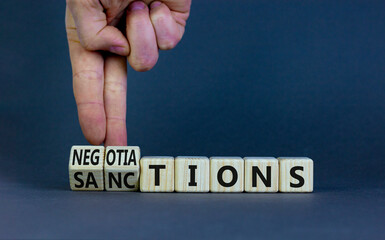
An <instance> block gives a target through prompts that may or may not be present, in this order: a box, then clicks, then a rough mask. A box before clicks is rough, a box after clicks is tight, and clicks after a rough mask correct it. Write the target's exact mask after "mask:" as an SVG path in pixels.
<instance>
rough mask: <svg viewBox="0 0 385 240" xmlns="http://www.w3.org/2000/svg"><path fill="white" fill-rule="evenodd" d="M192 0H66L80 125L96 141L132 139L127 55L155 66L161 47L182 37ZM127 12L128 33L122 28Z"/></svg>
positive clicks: (144, 66) (140, 67)
mask: <svg viewBox="0 0 385 240" xmlns="http://www.w3.org/2000/svg"><path fill="white" fill-rule="evenodd" d="M149 4H150V5H149ZM190 4H191V0H165V1H163V2H158V1H155V2H152V1H150V0H145V1H143V2H141V1H133V0H67V9H66V29H67V39H68V45H69V51H70V57H71V64H72V72H73V90H74V95H75V100H76V104H77V107H78V115H79V122H80V126H81V128H82V131H83V134H84V136H85V137H86V139H87V140H88V141H89V142H90V143H91V144H95V145H99V144H101V143H103V142H104V143H105V145H127V131H126V85H127V83H126V81H127V67H126V60H125V56H127V59H128V62H129V63H130V65H131V67H132V68H133V69H135V70H136V71H147V70H150V69H151V68H152V67H153V66H154V65H155V64H156V62H157V60H158V49H161V50H168V49H172V48H173V47H175V46H176V44H177V43H178V42H179V41H180V39H181V38H182V36H183V33H184V29H185V24H186V20H187V18H188V16H189V12H190ZM148 5H149V6H148ZM126 9H127V11H126ZM125 13H126V14H125ZM124 15H126V21H125V22H126V36H127V37H125V36H124V34H123V33H122V31H120V30H119V29H118V28H117V25H118V23H119V22H120V20H121V18H122V17H124ZM100 50H103V51H105V52H101V51H100ZM107 52H110V53H107Z"/></svg>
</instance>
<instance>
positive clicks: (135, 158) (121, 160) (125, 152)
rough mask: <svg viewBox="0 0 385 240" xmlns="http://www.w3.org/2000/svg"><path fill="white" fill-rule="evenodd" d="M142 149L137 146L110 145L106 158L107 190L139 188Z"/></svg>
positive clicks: (105, 175) (105, 176)
mask: <svg viewBox="0 0 385 240" xmlns="http://www.w3.org/2000/svg"><path fill="white" fill-rule="evenodd" d="M139 160H140V149H139V147H137V146H109V147H107V148H106V154H105V160H104V182H105V189H106V190H107V191H137V190H138V189H139V174H140V172H139Z"/></svg>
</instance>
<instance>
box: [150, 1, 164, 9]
mask: <svg viewBox="0 0 385 240" xmlns="http://www.w3.org/2000/svg"><path fill="white" fill-rule="evenodd" d="M161 4H162V3H161V2H153V3H151V5H150V8H151V9H153V8H156V7H159V6H160V5H161Z"/></svg>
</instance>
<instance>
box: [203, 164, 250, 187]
mask: <svg viewBox="0 0 385 240" xmlns="http://www.w3.org/2000/svg"><path fill="white" fill-rule="evenodd" d="M243 185H244V160H243V159H242V158H241V157H211V158H210V191H211V192H243Z"/></svg>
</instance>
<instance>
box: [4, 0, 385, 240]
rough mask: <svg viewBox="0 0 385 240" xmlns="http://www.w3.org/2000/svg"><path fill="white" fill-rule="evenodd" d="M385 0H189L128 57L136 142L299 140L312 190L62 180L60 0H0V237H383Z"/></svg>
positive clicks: (204, 151) (165, 145) (72, 118)
mask: <svg viewBox="0 0 385 240" xmlns="http://www.w3.org/2000/svg"><path fill="white" fill-rule="evenodd" d="M384 7H385V4H384V1H363V0H362V1H358V0H353V1H338V2H336V1H305V2H304V1H290V2H289V1H200V0H195V1H194V0H193V5H192V12H191V17H190V19H189V21H188V25H187V31H186V34H185V36H184V38H183V40H182V42H181V43H180V44H179V45H178V47H177V48H176V49H174V50H172V51H167V52H162V53H161V54H160V58H159V62H158V64H157V66H156V67H155V68H154V69H153V70H151V71H150V72H146V73H137V72H134V71H133V70H129V72H128V82H127V86H128V89H129V94H128V96H127V103H128V111H127V131H128V143H129V145H137V146H140V147H141V152H142V155H147V156H149V155H171V156H179V155H203V156H208V157H209V156H215V155H219V156H241V157H243V156H275V157H279V156H308V157H310V158H312V159H313V160H314V164H315V165H314V169H315V176H314V183H315V191H314V193H311V194H280V193H276V194H246V193H242V194H213V193H208V194H179V193H169V194H164V193H146V194H145V193H116V192H115V193H114V192H72V191H70V189H69V182H68V158H69V153H70V148H71V146H72V145H78V144H87V143H86V141H85V140H84V138H83V136H82V133H81V130H80V127H79V124H78V119H77V113H76V105H75V101H74V99H73V94H72V84H71V78H72V74H71V67H70V62H69V57H68V52H67V51H68V49H67V44H66V36H65V29H64V9H65V2H64V1H48V0H45V1H43V0H40V1H27V0H20V1H12V0H2V1H0V23H1V24H0V52H1V54H0V72H1V76H0V79H1V86H0V238H1V239H20V238H24V239H25V238H26V239H44V238H46V239H68V238H75V239H95V238H101V239H106V238H114V239H119V238H123V239H127V238H132V239H181V238H186V239H213V238H214V239H218V238H220V239H251V238H252V239H256V238H261V239H269V238H271V239H301V238H307V239H385V228H384V226H385V220H384V219H385V207H384V206H385V174H384V169H385V161H384V156H385V147H384V146H385V127H384V126H385V125H384V124H385V95H384V92H385V81H384V80H385V44H384V39H385V14H384V11H383V9H384Z"/></svg>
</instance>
